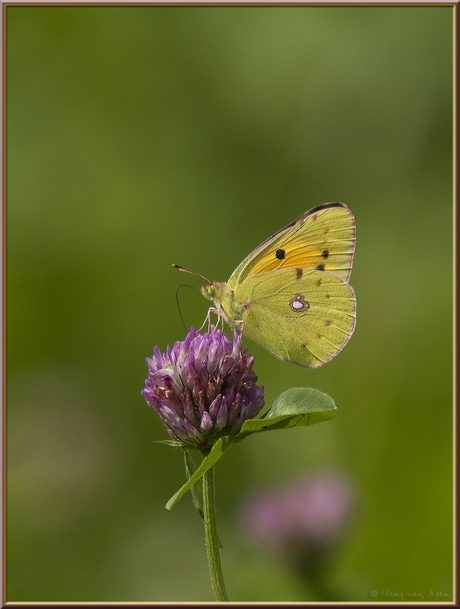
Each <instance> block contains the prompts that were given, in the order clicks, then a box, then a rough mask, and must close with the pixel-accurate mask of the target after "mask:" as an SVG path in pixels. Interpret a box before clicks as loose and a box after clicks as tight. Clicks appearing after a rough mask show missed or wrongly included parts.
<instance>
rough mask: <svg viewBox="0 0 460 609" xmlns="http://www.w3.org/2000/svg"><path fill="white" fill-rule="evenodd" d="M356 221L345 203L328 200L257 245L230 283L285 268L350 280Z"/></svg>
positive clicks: (239, 282) (238, 282) (233, 283)
mask: <svg viewBox="0 0 460 609" xmlns="http://www.w3.org/2000/svg"><path fill="white" fill-rule="evenodd" d="M355 239H356V231H355V221H354V217H353V214H352V213H351V211H350V210H349V209H348V207H347V206H346V205H344V204H343V203H325V204H323V205H319V206H318V207H315V208H313V209H311V210H309V211H307V212H305V213H304V214H303V215H302V216H300V217H299V218H298V219H297V220H295V221H294V222H291V224H289V225H288V226H286V227H285V228H283V229H281V230H280V231H279V232H277V233H276V234H275V235H273V236H272V237H270V238H269V239H267V240H266V241H264V242H263V243H262V244H261V245H260V246H259V247H257V248H256V249H255V250H254V251H253V252H252V253H251V254H249V256H247V258H245V260H243V262H242V263H241V264H240V265H239V266H238V268H237V269H236V271H235V272H234V273H233V275H232V276H231V277H230V280H229V282H228V285H229V287H231V288H232V287H233V285H237V284H241V283H242V282H243V281H245V280H246V279H248V278H251V277H254V276H256V275H259V274H261V273H267V272H269V271H277V270H282V269H311V270H315V269H316V270H320V271H328V272H330V273H333V274H335V275H338V276H339V277H341V278H342V279H344V280H345V281H348V278H349V277H350V273H351V267H352V264H353V254H354V251H355Z"/></svg>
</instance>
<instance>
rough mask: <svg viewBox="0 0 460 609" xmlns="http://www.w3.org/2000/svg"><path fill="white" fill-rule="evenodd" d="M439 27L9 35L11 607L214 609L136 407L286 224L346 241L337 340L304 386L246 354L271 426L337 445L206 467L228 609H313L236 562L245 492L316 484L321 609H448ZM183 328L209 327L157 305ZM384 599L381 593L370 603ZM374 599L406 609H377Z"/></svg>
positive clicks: (192, 537) (245, 11) (22, 15)
mask: <svg viewBox="0 0 460 609" xmlns="http://www.w3.org/2000/svg"><path fill="white" fill-rule="evenodd" d="M452 19H453V9H452V8H451V7H405V8H404V7H372V8H369V7H362V8H359V7H308V6H304V7H253V8H250V7H159V6H145V7H88V6H87V7H83V6H82V7H31V6H28V7H26V6H22V7H21V6H10V7H8V8H7V9H6V52H7V56H6V57H7V63H6V68H7V81H6V84H7V88H6V99H7V124H6V126H7V357H8V360H7V374H8V376H7V398H8V402H7V451H8V452H7V599H8V600H9V601H212V600H213V596H212V592H211V588H210V583H209V574H208V570H207V563H206V556H205V548H204V541H203V531H202V523H201V521H200V519H199V517H198V515H197V514H196V513H195V512H194V510H193V507H192V504H191V501H190V497H189V496H186V498H184V499H183V500H182V501H181V502H180V503H179V504H178V506H177V507H176V508H174V510H172V511H171V512H167V511H166V510H165V509H164V505H165V503H166V501H167V500H168V499H169V498H170V496H171V495H172V494H173V493H174V492H175V491H176V490H177V489H178V488H179V487H180V486H181V484H182V483H183V481H184V470H183V461H182V456H181V454H180V451H174V450H173V449H171V448H170V447H167V446H164V445H161V444H155V443H154V442H153V441H154V440H160V439H165V438H166V437H167V435H166V433H165V430H164V427H163V426H162V424H161V423H160V422H159V420H158V418H157V416H156V415H155V413H154V412H153V411H152V410H150V409H149V408H148V407H147V406H146V404H145V401H144V400H143V398H142V397H141V395H140V391H141V389H142V388H143V386H144V380H145V378H146V375H147V366H146V363H145V358H146V357H148V356H150V355H151V354H152V350H153V347H154V345H159V347H160V348H161V349H164V348H165V347H166V345H167V344H172V343H174V342H175V341H176V340H181V339H182V338H183V337H184V336H185V330H184V329H183V327H182V324H181V321H180V317H179V313H178V309H177V305H176V300H175V292H176V289H177V287H178V286H179V285H180V284H182V283H187V284H191V285H192V284H193V285H194V286H195V287H197V288H198V287H199V286H200V284H201V282H200V280H199V279H196V278H193V277H186V276H185V275H183V274H180V273H178V272H177V271H175V270H173V269H172V268H171V264H172V263H173V262H175V263H178V264H181V265H184V266H186V267H187V268H190V269H193V270H195V271H197V272H199V273H202V274H203V275H205V276H206V277H209V279H211V280H219V281H225V280H227V279H228V277H229V276H230V274H231V272H232V271H233V270H234V268H235V267H236V266H237V264H238V263H239V262H240V261H241V260H242V259H243V258H244V257H245V256H246V255H247V254H248V253H249V252H250V251H251V250H252V249H253V248H254V247H256V246H257V245H258V244H259V243H260V242H262V241H263V240H264V239H265V238H267V237H268V236H269V235H270V234H272V233H273V232H275V231H276V230H278V229H280V228H281V227H283V226H284V225H285V224H287V223H288V222H290V221H292V220H293V219H295V218H296V217H297V216H298V215H300V214H301V213H302V212H304V211H305V210H307V209H309V208H311V207H313V206H315V205H318V204H320V203H324V202H328V201H343V202H345V203H346V204H347V205H349V207H350V208H351V209H352V211H353V213H354V214H355V217H356V223H357V249H356V255H355V263H354V270H353V273H352V276H351V281H350V283H351V285H352V286H353V287H354V289H355V291H356V295H357V304H358V312H357V328H356V332H355V334H354V336H353V337H352V339H351V341H350V343H349V344H348V345H347V347H346V349H345V350H344V351H343V352H342V353H341V354H340V355H339V356H338V357H337V358H335V359H334V360H333V361H332V362H331V363H329V364H328V365H327V366H324V367H323V368H320V369H318V370H306V369H302V368H300V367H297V366H295V365H292V364H289V363H287V362H281V361H279V360H277V359H275V358H274V357H273V356H272V355H270V354H269V353H267V352H265V351H264V350H262V349H260V348H258V347H257V346H256V345H254V344H253V343H250V342H249V341H247V342H246V346H247V347H249V348H250V349H251V351H252V353H253V354H254V355H255V357H256V372H257V374H258V375H259V380H260V382H261V383H262V384H264V385H265V387H266V403H267V404H271V403H272V401H273V399H274V398H275V397H276V396H277V395H278V394H279V393H281V391H283V390H285V389H287V388H289V387H295V386H309V387H315V388H317V389H319V390H321V391H324V392H326V393H328V394H329V395H331V396H332V397H333V398H334V400H335V402H336V404H337V406H338V416H337V420H336V421H335V422H330V423H323V424H321V425H317V426H316V427H311V428H303V429H294V430H289V431H284V432H282V431H280V432H276V433H271V434H266V435H264V434H262V436H261V437H253V438H251V439H249V440H247V441H246V442H244V443H242V444H241V445H238V446H236V447H234V448H232V449H231V450H230V451H228V452H227V453H226V454H225V455H224V458H223V459H222V460H221V461H220V462H219V464H218V465H217V502H218V525H219V535H220V537H221V540H222V543H223V546H224V549H223V551H222V560H223V567H224V573H225V578H226V584H227V589H228V593H229V597H230V599H231V600H233V601H309V600H321V599H317V598H316V597H315V596H314V591H312V590H309V588H308V585H304V582H301V581H299V578H298V577H297V576H296V575H295V574H294V573H292V572H291V571H290V570H289V569H288V568H286V566H285V565H283V564H282V563H281V561H278V560H276V557H268V556H267V555H265V554H264V552H261V551H260V550H259V549H258V548H255V547H254V546H252V545H251V543H250V542H249V541H248V539H246V537H245V535H244V533H243V531H242V528H241V525H240V523H239V521H238V510H239V506H240V504H241V502H242V500H243V498H244V497H245V496H246V495H247V493H249V492H251V491H254V490H257V489H263V488H266V487H273V486H276V485H278V484H283V483H285V482H287V481H289V480H294V479H297V478H299V477H301V476H302V475H304V474H307V473H310V472H321V471H326V470H327V471H337V472H339V473H341V474H342V475H344V476H346V477H347V479H348V480H349V481H350V483H351V484H352V485H353V488H354V491H355V496H356V502H357V510H356V514H355V518H354V522H353V525H352V527H351V528H350V530H349V532H348V535H347V538H346V540H345V541H344V542H343V543H342V544H341V546H340V548H338V549H337V551H336V553H335V555H334V560H333V561H332V563H331V567H330V569H329V578H330V585H331V587H335V589H337V590H340V591H341V593H340V594H341V596H342V598H341V600H351V601H353V600H362V601H365V600H377V601H378V600H393V597H391V596H389V595H388V593H396V594H404V595H405V596H404V597H403V600H410V598H409V596H408V595H409V594H411V593H417V594H418V595H422V597H420V596H418V598H417V600H427V601H429V600H431V601H432V600H433V596H431V597H430V594H432V595H434V594H442V595H444V596H443V597H442V598H441V600H452V484H451V479H452V216H453V211H452V210H453V204H452V197H453V194H452ZM180 303H181V308H182V311H183V314H184V317H185V321H186V326H187V328H189V327H190V326H192V325H193V326H195V327H199V326H200V325H201V323H202V322H203V319H204V317H205V315H206V311H207V307H208V304H209V303H207V302H206V301H205V300H204V299H203V298H202V297H201V295H200V294H199V292H198V291H197V290H196V291H193V290H187V289H183V290H182V291H181V292H180ZM385 591H386V593H387V594H386V593H385ZM394 600H402V599H401V597H395V598H394Z"/></svg>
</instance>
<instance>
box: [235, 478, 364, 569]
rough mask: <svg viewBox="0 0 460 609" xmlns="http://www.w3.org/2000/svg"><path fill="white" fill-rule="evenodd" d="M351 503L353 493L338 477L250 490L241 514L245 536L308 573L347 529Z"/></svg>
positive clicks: (316, 566)
mask: <svg viewBox="0 0 460 609" xmlns="http://www.w3.org/2000/svg"><path fill="white" fill-rule="evenodd" d="M353 508H354V494H353V491H352V488H351V486H350V484H349V482H348V481H347V480H346V479H345V478H344V477H343V476H341V475H339V474H337V473H327V474H311V475H308V476H307V477H305V478H304V479H302V480H301V481H299V482H297V483H293V484H290V485H287V486H284V487H281V488H279V489H276V490H271V491H270V490H267V491H260V492H258V493H255V494H253V495H251V496H250V497H248V498H247V499H246V500H245V501H244V503H243V504H242V506H241V511H240V519H241V523H242V526H243V529H244V531H245V532H246V534H247V536H248V537H249V538H250V539H252V540H253V541H254V542H256V543H258V544H259V545H261V546H262V547H264V548H265V549H267V550H270V551H272V553H274V554H276V555H278V556H279V557H280V558H282V559H283V560H285V561H287V562H288V563H289V564H291V565H294V566H295V567H296V568H297V569H299V570H300V571H301V572H302V573H303V574H304V575H308V573H311V572H313V571H314V570H315V569H316V568H318V567H319V566H320V564H321V563H322V561H323V559H324V557H325V556H327V555H328V553H329V551H330V550H331V549H332V548H333V547H334V546H335V545H336V544H337V542H338V541H339V539H340V538H341V536H342V534H343V533H344V532H345V531H346V529H347V527H348V525H349V523H350V519H351V515H352V513H353Z"/></svg>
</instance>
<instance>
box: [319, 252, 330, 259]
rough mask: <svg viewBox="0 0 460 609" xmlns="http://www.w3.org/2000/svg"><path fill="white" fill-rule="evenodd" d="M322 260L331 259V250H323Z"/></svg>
mask: <svg viewBox="0 0 460 609" xmlns="http://www.w3.org/2000/svg"><path fill="white" fill-rule="evenodd" d="M321 258H324V259H326V258H329V250H323V253H322V254H321Z"/></svg>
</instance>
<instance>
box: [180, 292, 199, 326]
mask: <svg viewBox="0 0 460 609" xmlns="http://www.w3.org/2000/svg"><path fill="white" fill-rule="evenodd" d="M181 288H191V289H192V290H196V287H195V286H193V285H187V284H186V283H183V284H182V285H180V286H179V287H178V288H177V290H176V304H177V308H178V309H179V316H180V320H181V322H182V326H183V327H184V331H187V328H186V327H185V321H184V316H183V315H182V309H181V307H180V302H179V290H180V289H181Z"/></svg>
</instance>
